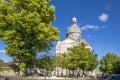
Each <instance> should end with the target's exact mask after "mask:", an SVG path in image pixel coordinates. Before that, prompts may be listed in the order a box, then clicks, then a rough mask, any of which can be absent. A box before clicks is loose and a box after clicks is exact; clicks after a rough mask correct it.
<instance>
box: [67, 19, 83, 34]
mask: <svg viewBox="0 0 120 80" xmlns="http://www.w3.org/2000/svg"><path fill="white" fill-rule="evenodd" d="M69 33H81V30H80V28H79V26H78V25H77V19H76V18H75V17H74V18H72V26H70V27H69V28H68V31H67V34H69Z"/></svg>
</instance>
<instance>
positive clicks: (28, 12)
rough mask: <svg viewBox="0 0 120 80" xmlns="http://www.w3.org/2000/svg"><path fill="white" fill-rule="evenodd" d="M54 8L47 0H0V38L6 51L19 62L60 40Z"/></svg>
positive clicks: (32, 57) (33, 56) (30, 57)
mask: <svg viewBox="0 0 120 80" xmlns="http://www.w3.org/2000/svg"><path fill="white" fill-rule="evenodd" d="M54 11H55V7H54V6H53V5H50V0H44V1H43V0H0V38H1V40H2V41H3V42H4V43H5V44H7V47H6V51H7V54H8V55H9V56H11V57H14V58H17V59H19V62H20V63H21V62H27V61H29V60H31V59H34V58H36V53H37V52H42V51H47V50H50V48H51V46H52V43H53V42H54V41H56V40H58V39H59V38H58V35H59V31H58V29H57V28H55V27H54V26H53V25H52V22H53V21H54V20H55V15H54ZM26 65H27V64H26Z"/></svg>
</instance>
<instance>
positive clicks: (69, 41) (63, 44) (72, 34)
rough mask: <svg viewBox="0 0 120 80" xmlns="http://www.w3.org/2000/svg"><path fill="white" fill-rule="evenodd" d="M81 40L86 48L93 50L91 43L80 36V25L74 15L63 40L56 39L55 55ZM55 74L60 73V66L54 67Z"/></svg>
mask: <svg viewBox="0 0 120 80" xmlns="http://www.w3.org/2000/svg"><path fill="white" fill-rule="evenodd" d="M81 42H83V43H85V46H86V48H89V49H90V50H93V49H92V47H91V45H90V44H89V43H88V42H87V41H86V40H84V39H83V38H82V31H81V29H80V27H79V26H78V25H77V19H76V18H75V17H74V18H72V25H71V26H70V27H69V28H68V31H67V33H66V39H65V40H63V41H58V42H57V45H56V52H55V53H56V55H58V54H62V53H64V52H67V51H68V48H70V47H73V46H76V45H78V44H80V43H81ZM55 74H56V75H60V74H61V68H60V67H56V70H55Z"/></svg>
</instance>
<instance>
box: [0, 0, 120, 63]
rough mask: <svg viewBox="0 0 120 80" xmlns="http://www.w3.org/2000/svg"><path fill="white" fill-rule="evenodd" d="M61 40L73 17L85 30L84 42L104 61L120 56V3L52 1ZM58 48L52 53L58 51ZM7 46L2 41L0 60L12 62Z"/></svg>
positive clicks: (117, 1) (119, 1)
mask: <svg viewBox="0 0 120 80" xmlns="http://www.w3.org/2000/svg"><path fill="white" fill-rule="evenodd" d="M51 4H52V5H54V6H55V8H56V10H55V16H56V21H55V22H53V25H54V26H55V27H57V28H58V29H59V31H60V40H61V41H63V40H64V39H65V38H66V32H67V29H68V27H69V26H71V20H72V18H73V17H76V18H77V23H78V25H79V28H80V29H81V31H82V34H83V39H85V40H86V41H87V42H89V43H90V44H91V46H92V47H93V49H94V53H96V54H98V59H99V60H100V59H101V58H102V57H103V56H105V54H106V53H108V52H112V53H115V54H117V55H118V56H120V34H119V33H120V0H52V1H51ZM55 46H56V45H54V47H53V48H52V50H51V52H52V53H54V52H55ZM5 47H6V45H5V44H4V43H3V42H2V41H1V40H0V59H2V60H4V61H5V62H8V61H10V60H12V58H10V57H9V56H7V55H6V54H5Z"/></svg>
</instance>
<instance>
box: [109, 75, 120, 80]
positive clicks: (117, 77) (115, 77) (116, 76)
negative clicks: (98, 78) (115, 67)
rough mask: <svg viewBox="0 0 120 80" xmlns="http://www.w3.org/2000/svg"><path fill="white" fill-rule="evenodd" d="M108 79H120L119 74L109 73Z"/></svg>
mask: <svg viewBox="0 0 120 80" xmlns="http://www.w3.org/2000/svg"><path fill="white" fill-rule="evenodd" d="M110 80H120V74H111V76H110Z"/></svg>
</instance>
